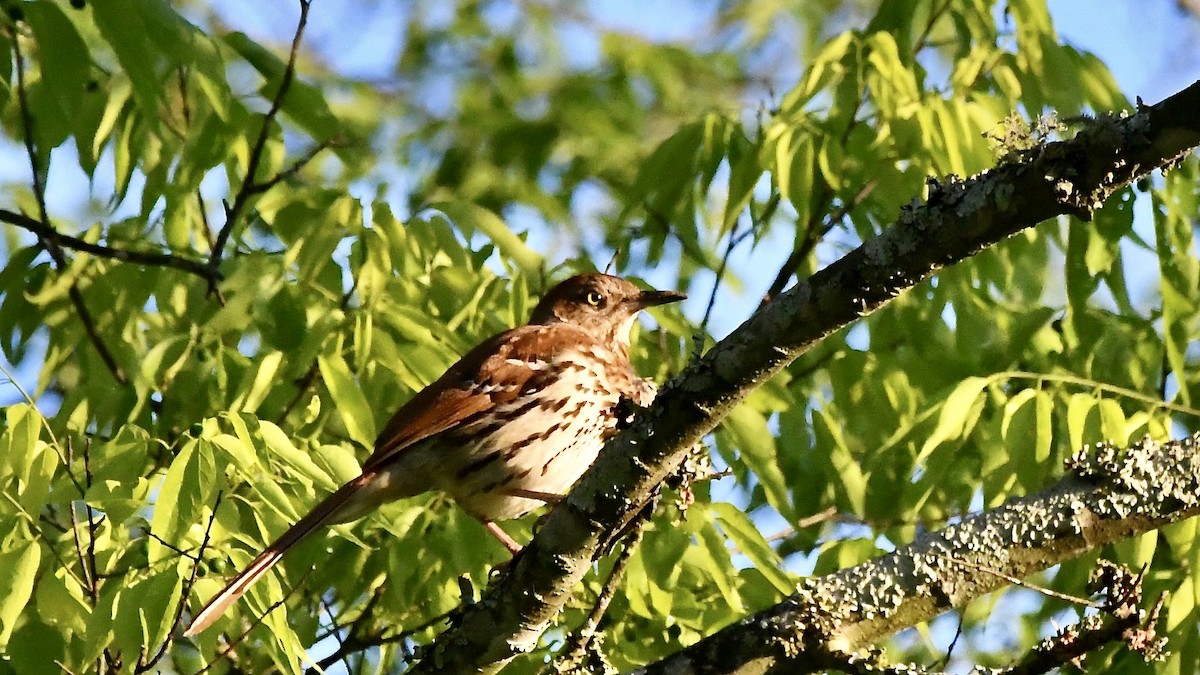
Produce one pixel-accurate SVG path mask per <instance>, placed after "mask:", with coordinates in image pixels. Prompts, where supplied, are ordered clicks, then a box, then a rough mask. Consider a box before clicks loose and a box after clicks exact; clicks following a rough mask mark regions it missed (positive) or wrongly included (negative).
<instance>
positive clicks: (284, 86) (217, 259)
mask: <svg viewBox="0 0 1200 675" xmlns="http://www.w3.org/2000/svg"><path fill="white" fill-rule="evenodd" d="M311 4H312V3H311V0H300V18H299V19H298V20H297V21H296V32H295V34H294V35H293V36H292V48H291V51H290V52H289V53H288V60H287V66H286V67H285V68H284V70H283V74H282V75H281V76H280V78H279V90H278V91H276V92H275V97H274V98H273V99H272V100H271V107H270V108H269V109H268V110H267V114H266V115H264V116H263V122H262V127H260V128H259V130H258V138H256V139H255V140H254V147H253V148H251V150H250V158H249V161H247V163H246V174H245V175H244V176H242V185H241V187H239V188H238V191H237V194H235V195H234V197H233V205H232V206H231V205H226V207H225V224H224V225H223V226H222V227H221V231H220V232H218V233H217V238H216V240H215V241H214V243H213V248H212V253H211V254H210V255H209V258H208V266H209V267H210V268H212V269H213V270H216V269H217V268H218V267H219V266H220V264H221V256H222V255H223V254H224V253H225V246H226V245H227V244H228V243H229V235H230V234H231V233H232V232H233V228H234V226H235V225H236V224H237V221H238V219H239V218H240V217H241V215H242V211H244V210H245V208H246V204H247V203H249V200H250V197H251V196H253V195H254V194H256V193H257V188H256V187H255V186H256V185H257V183H256V180H255V175H256V174H257V173H258V165H259V163H261V162H262V156H263V151H264V150H265V148H266V146H267V137H268V136H270V134H271V123H272V122H274V120H275V118H276V117H277V116H278V115H279V111H280V110H282V109H283V102H284V100H285V99H286V97H287V92H288V89H289V88H290V87H291V85H292V78H293V77H295V75H296V57H297V55H298V54H299V53H300V38H301V37H302V36H303V35H304V27H305V25H307V24H308V9H309V6H310V5H311ZM209 288H210V290H215V286H214V285H210V286H209Z"/></svg>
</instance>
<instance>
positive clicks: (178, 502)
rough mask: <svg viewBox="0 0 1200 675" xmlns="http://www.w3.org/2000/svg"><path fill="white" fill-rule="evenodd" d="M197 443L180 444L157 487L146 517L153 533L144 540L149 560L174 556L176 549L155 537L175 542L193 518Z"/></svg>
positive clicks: (199, 489)
mask: <svg viewBox="0 0 1200 675" xmlns="http://www.w3.org/2000/svg"><path fill="white" fill-rule="evenodd" d="M198 445H199V441H197V440H195V439H189V440H188V441H187V442H185V443H184V444H183V447H181V448H180V449H179V454H177V455H175V459H174V460H173V461H172V462H171V466H170V468H168V469H167V475H166V477H165V478H163V482H162V485H161V486H159V488H158V498H157V499H156V500H155V502H154V515H153V516H151V518H150V530H151V531H152V532H154V534H155V535H157V536H156V537H155V538H152V539H151V540H150V541H149V542H148V543H147V547H148V554H149V558H150V562H151V563H156V562H159V561H161V560H165V559H173V558H175V557H176V556H177V553H176V552H175V551H174V550H172V549H170V548H168V547H167V546H166V545H164V544H163V543H161V542H160V541H159V539H162V540H163V541H165V542H167V543H168V544H172V543H175V542H177V541H178V537H179V533H180V532H183V531H186V530H187V529H188V527H190V526H191V524H192V523H193V522H196V521H197V518H198V515H199V513H200V509H199V506H200V501H201V494H202V493H203V483H202V480H201V472H200V466H199V464H200V463H199V461H198V460H197V457H196V455H197V453H196V448H197V446H198Z"/></svg>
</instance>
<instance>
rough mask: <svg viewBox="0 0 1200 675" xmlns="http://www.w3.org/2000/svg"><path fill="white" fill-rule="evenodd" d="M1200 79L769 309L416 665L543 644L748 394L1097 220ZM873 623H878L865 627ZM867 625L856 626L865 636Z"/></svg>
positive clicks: (1156, 152)
mask: <svg viewBox="0 0 1200 675" xmlns="http://www.w3.org/2000/svg"><path fill="white" fill-rule="evenodd" d="M1198 109H1200V82H1196V83H1195V84H1193V85H1191V86H1190V87H1188V88H1187V89H1185V90H1183V91H1181V92H1180V93H1178V94H1176V95H1174V96H1172V97H1170V98H1168V99H1166V100H1165V101H1163V102H1161V103H1159V104H1157V105H1154V106H1146V107H1142V108H1141V109H1140V110H1139V111H1138V112H1137V113H1136V114H1134V115H1132V116H1129V117H1124V118H1122V117H1118V116H1105V117H1101V118H1099V119H1097V120H1096V121H1094V122H1092V123H1090V124H1088V125H1087V126H1086V127H1085V128H1084V129H1083V130H1082V131H1081V132H1080V133H1079V134H1078V135H1077V136H1076V137H1075V138H1073V139H1071V140H1068V141H1063V142H1058V143H1052V144H1049V145H1046V146H1045V147H1043V148H1041V149H1040V150H1039V151H1038V152H1037V153H1036V154H1035V155H1033V156H1031V157H1028V158H1027V159H1025V161H1022V162H1020V163H1015V164H1009V165H1006V166H1001V167H999V168H997V169H995V170H992V171H989V172H985V173H983V174H981V175H979V176H975V177H973V178H971V179H969V180H966V181H957V180H949V181H946V182H945V183H943V184H941V185H938V186H934V188H932V189H931V194H930V196H929V199H928V200H927V202H926V203H924V204H920V205H914V206H912V207H910V208H907V209H905V211H904V212H903V214H902V215H901V218H900V220H899V221H898V222H896V223H895V224H893V225H892V226H891V227H889V228H887V229H886V230H884V232H883V233H881V234H880V235H879V236H877V237H875V238H873V239H871V240H869V241H867V242H865V243H864V244H863V245H862V246H860V247H859V248H857V249H855V250H854V251H852V252H851V253H849V254H848V255H846V256H845V257H844V258H842V259H841V260H839V261H837V262H836V263H834V264H832V265H830V266H829V267H827V268H825V269H823V270H821V271H820V272H818V273H816V274H815V275H813V276H812V277H811V278H809V279H808V280H806V281H804V282H802V283H799V284H797V285H796V286H795V287H793V288H792V289H791V290H789V291H787V292H785V293H783V294H782V295H780V296H779V297H778V298H777V299H776V300H775V301H773V302H771V303H770V304H768V305H767V306H766V307H764V308H763V309H762V310H760V311H759V312H757V313H755V314H754V315H753V316H752V317H751V318H750V319H749V320H747V321H746V323H744V324H743V325H742V326H741V327H739V328H738V329H737V330H736V331H734V332H733V333H731V334H730V335H729V336H728V337H727V338H726V339H724V340H722V341H721V342H720V343H718V344H717V345H716V346H715V347H714V348H713V349H712V350H710V351H709V352H708V353H707V354H705V355H704V357H702V358H700V359H698V360H696V361H695V362H693V363H692V364H691V365H689V366H688V367H687V368H686V369H685V370H684V372H683V373H681V374H680V375H679V377H677V378H675V379H674V380H673V381H672V382H671V383H670V384H669V385H667V386H666V387H665V388H664V390H663V391H662V393H660V394H659V397H658V399H657V401H656V402H655V404H654V406H653V407H652V408H651V409H649V410H647V411H645V412H644V413H643V414H639V415H638V418H637V419H636V420H635V422H634V424H633V425H632V426H631V427H630V428H629V429H628V430H626V431H625V432H623V433H622V434H620V435H619V436H617V437H616V438H614V439H613V440H612V441H611V442H610V443H609V445H608V446H607V447H606V448H605V450H604V452H602V453H601V455H600V458H599V460H598V461H597V462H596V464H595V465H593V466H592V468H591V469H590V470H589V471H588V473H587V474H586V475H585V476H584V477H583V479H581V481H580V482H579V484H578V485H577V486H576V487H575V488H574V489H573V490H572V491H571V494H570V495H569V496H568V497H567V499H566V500H564V501H563V502H562V503H561V504H559V505H558V506H557V507H555V509H554V510H553V511H552V512H551V513H550V514H549V516H548V517H547V518H546V521H545V524H544V525H543V527H542V528H541V530H540V531H539V532H538V534H537V536H536V537H535V538H534V540H533V542H531V543H530V545H529V546H528V547H526V549H525V551H524V552H523V553H522V554H521V555H520V556H519V557H518V558H517V559H516V560H514V561H513V564H512V567H511V569H510V570H509V572H508V574H507V575H505V576H504V577H503V578H502V579H501V580H499V581H498V582H497V583H496V584H494V585H493V586H492V587H491V588H490V589H489V590H488V592H487V593H486V594H485V595H484V597H483V599H482V600H481V601H480V602H478V603H476V604H475V605H472V606H470V607H468V608H466V609H465V611H464V612H463V614H462V615H461V617H460V618H459V620H458V621H457V622H456V623H455V624H454V625H452V626H451V627H450V628H448V629H447V630H446V631H445V632H444V633H442V635H440V636H439V637H438V639H437V640H436V641H435V642H434V644H433V645H431V648H430V650H429V652H428V653H427V655H426V657H425V658H424V659H423V660H422V661H421V663H420V664H419V665H418V666H417V667H416V668H414V670H413V672H421V673H424V672H468V671H474V670H496V669H498V668H499V667H501V666H502V665H503V664H504V663H505V662H507V661H508V660H509V659H511V658H512V657H513V656H515V655H517V654H520V653H523V652H526V651H528V650H530V649H532V648H533V647H534V646H535V645H536V644H537V641H538V639H539V638H540V636H541V634H542V633H543V632H544V631H545V629H546V628H547V627H548V626H549V625H550V623H551V621H553V620H554V617H555V616H556V615H557V614H558V612H559V610H560V609H561V608H562V607H563V605H564V604H565V603H566V602H567V600H568V599H569V598H570V596H571V593H572V590H573V589H574V587H575V585H576V584H577V583H578V582H579V581H580V580H581V579H582V578H583V576H584V574H586V572H587V570H588V568H589V563H590V561H591V559H592V557H593V556H594V555H595V554H596V552H597V550H598V548H599V546H600V544H601V543H602V542H603V541H604V540H605V538H606V536H607V534H606V533H609V532H614V531H618V530H619V529H620V528H621V527H622V526H623V524H624V523H626V522H627V521H628V520H629V519H630V518H631V517H633V515H634V514H636V513H637V511H638V510H639V509H640V508H641V506H642V505H643V504H644V503H645V502H646V500H648V499H649V498H650V495H651V494H652V493H653V490H654V488H655V486H657V485H658V484H659V483H660V482H661V481H662V480H663V479H664V478H666V477H667V476H668V475H670V474H671V473H672V472H673V471H674V470H675V468H676V467H677V466H678V465H679V464H680V462H681V461H682V460H683V458H684V457H685V456H686V453H687V451H688V449H689V448H691V447H692V446H693V445H694V444H695V443H697V442H699V441H700V439H701V438H703V436H704V435H705V434H707V433H708V432H710V431H712V429H713V428H714V427H715V426H716V425H717V424H718V423H719V422H720V420H721V419H722V418H723V417H724V415H725V414H726V413H727V412H728V411H729V410H730V409H732V408H733V406H735V405H736V404H737V403H738V402H739V401H740V400H741V399H742V398H743V397H744V396H746V394H747V393H749V392H750V391H751V390H753V389H754V388H755V387H757V386H759V385H761V384H762V383H763V382H765V381H766V380H767V379H769V378H770V377H772V376H773V375H775V374H776V373H777V372H779V371H780V370H781V369H783V368H784V367H785V366H786V365H787V364H788V363H790V362H791V361H792V360H794V359H795V358H796V357H798V356H799V355H801V354H803V353H804V352H805V351H807V350H808V349H809V348H811V347H812V346H813V345H814V344H816V342H817V341H819V340H820V339H822V338H823V337H825V336H826V335H829V334H830V333H832V332H834V331H835V330H838V329H839V328H841V327H843V326H845V325H847V324H849V323H851V322H852V321H854V320H855V319H857V318H858V317H860V316H863V315H865V314H867V313H869V312H871V311H873V310H874V309H876V308H878V307H879V306H880V305H882V304H883V303H885V302H887V301H888V300H890V299H891V298H893V297H895V296H896V295H898V294H899V293H901V292H903V291H904V290H906V289H908V288H910V287H912V286H913V285H915V284H917V283H918V282H920V281H921V280H923V279H925V278H926V277H928V276H929V275H930V274H932V273H933V272H935V271H937V270H938V269H940V268H942V267H944V266H946V265H949V264H953V263H955V262H958V261H960V260H963V259H965V258H967V257H969V256H971V255H972V254H974V253H976V252H977V251H979V250H981V249H983V248H984V247H987V246H989V245H992V244H994V243H996V242H998V241H1000V240H1002V239H1004V238H1005V237H1008V236H1010V235H1012V234H1014V233H1016V232H1019V231H1021V230H1023V229H1025V228H1028V227H1031V226H1033V225H1035V224H1037V223H1039V222H1041V221H1043V220H1046V219H1048V218H1053V217H1056V216H1059V215H1063V214H1075V215H1078V216H1080V217H1082V218H1085V219H1086V218H1088V217H1089V216H1090V214H1091V212H1092V211H1093V210H1094V209H1095V208H1097V207H1098V206H1099V205H1100V204H1102V203H1103V202H1104V200H1105V199H1106V198H1108V197H1109V196H1110V195H1111V194H1112V193H1113V192H1115V191H1117V190H1119V189H1121V188H1123V187H1125V186H1127V185H1129V184H1130V183H1131V182H1132V181H1134V180H1135V179H1136V178H1138V177H1139V176H1142V175H1145V174H1147V173H1149V172H1150V171H1152V170H1154V169H1155V168H1159V167H1166V166H1170V165H1171V164H1173V163H1174V162H1177V161H1179V160H1180V159H1181V158H1182V157H1183V156H1185V155H1186V154H1187V153H1188V152H1190V151H1191V150H1192V149H1194V148H1195V147H1196V146H1197V145H1200V116H1197V115H1195V111H1196V110H1198ZM863 630H864V631H865V630H866V629H863ZM869 634H874V633H872V632H864V633H863V634H862V636H847V637H846V638H845V640H846V641H847V643H848V644H857V643H858V641H859V640H860V639H862V638H865V637H866V636H867V635H869Z"/></svg>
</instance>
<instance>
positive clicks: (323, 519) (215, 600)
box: [183, 474, 370, 637]
mask: <svg viewBox="0 0 1200 675" xmlns="http://www.w3.org/2000/svg"><path fill="white" fill-rule="evenodd" d="M369 479H370V477H369V476H368V475H366V474H364V475H362V476H359V477H358V478H356V479H354V480H352V481H350V482H349V483H346V484H345V485H343V486H342V487H340V488H338V490H337V491H336V492H334V493H333V494H331V495H329V496H328V497H326V498H325V500H324V501H322V502H321V503H320V504H317V505H316V506H315V507H313V509H312V510H311V511H309V512H308V514H307V515H305V516H304V517H303V518H301V519H300V520H298V521H297V522H296V524H295V525H292V526H291V527H289V528H288V530H287V531H286V532H284V533H283V534H282V535H280V536H279V538H278V539H276V540H275V541H274V542H272V543H271V545H270V546H268V547H267V548H266V549H264V550H263V552H262V553H260V554H258V557H257V558H255V559H254V561H253V562H251V563H250V564H249V565H247V566H246V569H244V570H242V571H241V572H238V575H237V576H236V577H234V578H233V579H232V580H230V582H229V583H228V584H226V586H225V588H223V589H221V592H220V593H217V594H216V595H214V596H213V597H212V599H211V600H209V601H208V604H206V605H205V606H204V609H201V610H200V613H199V614H197V615H196V616H195V617H194V618H193V619H192V625H190V626H188V629H187V630H186V631H184V633H183V634H184V636H185V637H192V636H193V635H196V634H198V633H200V631H202V630H204V629H205V628H208V627H209V626H211V625H212V624H213V622H214V621H216V620H217V619H218V618H220V616H221V615H222V614H224V613H225V610H227V609H229V606H230V605H232V604H233V603H235V602H237V600H238V598H240V597H242V595H243V594H244V593H245V592H246V591H247V589H249V588H250V586H252V585H253V584H254V582H256V581H258V580H259V579H260V578H261V577H262V576H263V575H264V574H266V573H267V572H268V571H270V569H271V568H272V567H274V566H275V563H277V562H279V560H280V558H282V557H283V554H284V553H287V551H288V549H290V548H292V547H293V546H295V545H296V544H298V543H300V541H301V540H303V539H304V538H305V537H307V536H308V535H310V534H312V533H313V532H314V531H316V530H317V529H318V528H320V527H321V526H322V525H325V524H327V523H331V522H338V521H336V520H335V517H336V516H338V515H339V511H342V510H343V509H344V508H345V507H346V506H347V504H349V503H350V502H351V500H352V498H353V497H355V496H356V495H357V494H359V491H360V489H361V488H362V486H363V485H365V484H366V483H367V482H368V481H369Z"/></svg>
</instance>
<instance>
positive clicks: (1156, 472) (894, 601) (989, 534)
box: [644, 435, 1200, 675]
mask: <svg viewBox="0 0 1200 675" xmlns="http://www.w3.org/2000/svg"><path fill="white" fill-rule="evenodd" d="M1197 514H1200V435H1197V436H1192V437H1189V438H1185V439H1183V440H1179V441H1171V442H1168V443H1158V442H1155V441H1152V440H1149V439H1146V440H1142V441H1140V442H1138V443H1136V444H1134V445H1133V446H1131V447H1130V448H1129V449H1128V450H1124V451H1121V450H1118V449H1116V448H1114V447H1113V446H1111V445H1100V446H1098V447H1097V448H1095V449H1094V450H1092V449H1085V450H1084V451H1081V452H1079V453H1077V454H1076V455H1075V456H1074V457H1072V458H1071V460H1070V461H1069V462H1068V473H1067V475H1066V476H1065V477H1064V478H1063V479H1062V480H1060V481H1059V482H1058V483H1056V484H1055V485H1053V486H1052V487H1050V488H1048V489H1046V490H1044V491H1042V492H1039V493H1037V494H1035V495H1031V496H1028V497H1022V498H1018V499H1013V500H1010V501H1009V502H1007V503H1005V504H1004V505H1003V506H1001V507H999V508H996V509H992V510H990V511H986V512H984V513H981V514H978V515H975V516H972V517H970V518H967V519H965V520H963V521H962V522H960V523H957V524H955V525H951V526H948V527H946V528H944V529H942V530H939V531H937V532H932V533H929V534H927V535H925V536H924V537H922V538H920V539H918V540H917V541H916V542H914V543H913V544H912V545H910V546H907V547H905V548H903V549H900V550H897V551H895V552H894V553H891V554H889V555H886V556H883V557H880V558H876V559H875V560H871V561H868V562H865V563H863V564H861V565H857V566H855V567H851V568H848V569H845V570H841V571H839V572H836V573H834V574H830V575H826V576H823V577H817V578H813V579H810V580H808V581H807V582H806V583H805V584H804V585H803V586H802V587H801V589H800V590H799V592H797V593H796V594H795V595H793V596H792V597H790V598H788V599H787V600H785V601H784V602H782V603H780V604H778V605H775V606H774V607H771V608H769V609H767V610H765V611H763V612H760V613H758V614H755V615H753V616H750V617H747V618H745V619H743V620H742V621H740V622H738V623H736V624H734V625H732V626H729V627H727V628H725V629H724V630H721V631H720V632H718V633H716V634H714V635H712V636H710V637H708V638H706V639H705V640H702V641H701V642H699V643H697V644H695V645H692V646H691V647H688V648H687V649H684V650H683V651H681V652H679V653H677V654H675V655H674V656H671V657H669V658H667V659H664V660H663V661H660V662H658V663H656V664H653V665H652V666H651V667H649V668H647V669H645V671H644V672H645V673H646V674H647V675H651V674H655V673H673V674H675V673H677V674H680V675H683V674H684V673H703V674H705V675H711V674H715V673H752V672H762V670H763V669H770V668H773V667H779V666H787V667H788V668H789V670H788V672H796V673H806V672H816V670H818V668H817V667H816V666H814V665H811V664H814V663H827V662H828V661H829V660H830V659H831V658H834V657H835V656H836V655H837V654H847V653H850V652H854V651H857V650H861V649H864V648H866V647H868V646H871V645H874V644H876V643H878V642H879V641H880V640H882V639H883V638H885V637H887V636H889V635H892V634H894V633H896V632H897V631H899V630H901V629H903V628H907V627H910V626H915V625H917V624H919V623H921V622H924V621H928V620H930V619H932V618H934V617H935V616H937V615H938V614H941V613H942V612H944V611H946V610H947V609H950V608H951V607H961V606H962V605H964V604H966V603H967V602H969V601H971V600H973V599H975V598H978V597H980V596H982V595H984V594H987V593H990V592H992V591H994V590H997V589H999V588H1001V587H1003V586H1005V585H1007V584H1008V583H1009V581H1008V580H1009V579H1011V578H1018V579H1019V578H1023V577H1027V576H1029V575H1031V574H1034V573H1036V572H1040V571H1042V570H1045V569H1048V568H1050V567H1052V566H1054V565H1057V564H1060V563H1063V562H1066V561H1068V560H1072V559H1075V558H1078V557H1079V556H1081V555H1083V554H1085V553H1088V552H1090V551H1094V550H1096V549H1098V548H1101V547H1103V546H1107V545H1109V544H1112V543H1114V542H1117V541H1121V540H1124V539H1129V538H1131V537H1135V536H1138V535H1140V534H1143V533H1145V532H1149V531H1151V530H1154V529H1157V528H1160V527H1162V526H1164V525H1167V524H1169V523H1173V522H1176V521H1179V520H1182V519H1184V518H1189V517H1192V516H1195V515H1197ZM981 570H990V571H991V573H988V572H983V571H981Z"/></svg>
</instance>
